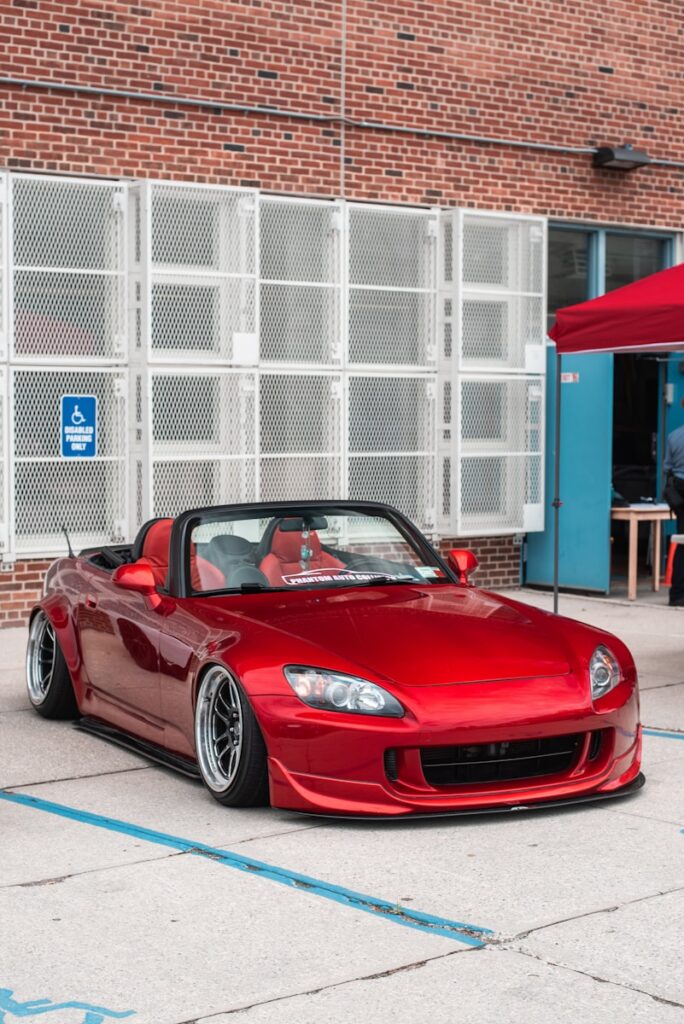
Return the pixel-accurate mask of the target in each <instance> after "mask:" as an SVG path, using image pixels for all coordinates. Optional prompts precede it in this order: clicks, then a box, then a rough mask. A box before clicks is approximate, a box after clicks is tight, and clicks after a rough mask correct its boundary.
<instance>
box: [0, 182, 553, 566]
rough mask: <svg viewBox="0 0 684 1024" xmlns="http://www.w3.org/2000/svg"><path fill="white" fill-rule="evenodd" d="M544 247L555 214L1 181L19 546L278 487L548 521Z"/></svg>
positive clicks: (501, 523) (12, 499)
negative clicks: (93, 417) (90, 442)
mask: <svg viewBox="0 0 684 1024" xmlns="http://www.w3.org/2000/svg"><path fill="white" fill-rule="evenodd" d="M544 264H545V228H544V222H543V221H542V220H541V219H539V218H531V217H527V218H526V217H515V216H510V215H506V216H500V215H496V216H495V215H489V214H483V213H479V212H475V211H454V210H451V211H438V210H430V209H410V208H400V207H391V206H378V205H371V204H368V205H365V204H359V203H353V204H347V203H344V202H341V201H330V202H326V201H323V200H304V199H294V198H289V197H282V196H261V195H259V194H258V193H257V192H255V191H251V190H246V189H232V188H225V187H219V186H203V185H187V184H172V183H168V182H132V183H116V182H102V181H90V180H85V179H84V180H73V179H65V178H51V177H42V178H40V177H31V176H29V175H7V176H5V177H4V178H3V177H2V176H0V450H1V451H2V453H3V464H2V467H0V553H2V557H3V558H5V559H7V558H9V559H11V558H12V557H13V556H15V555H22V556H24V555H46V554H53V553H59V552H61V551H63V550H64V544H65V542H64V539H63V535H62V533H61V529H62V526H65V527H66V528H67V529H68V530H69V532H70V533H71V534H72V536H73V540H74V543H75V544H87V543H99V542H102V541H112V540H118V539H119V538H123V537H130V536H132V535H133V533H134V532H135V529H136V528H137V526H138V524H139V523H140V522H142V521H143V520H144V519H146V518H148V517H149V516H151V515H175V514H176V513H178V512H179V511H181V510H183V509H185V508H188V507H190V506H195V505H211V504H214V503H219V502H231V501H242V502H246V501H254V500H258V499H260V498H261V499H263V500H275V499H287V498H297V497H307V498H311V497H319V498H345V497H348V498H351V499H377V500H380V501H386V502H388V503H390V504H393V505H396V506H398V507H399V508H400V509H402V510H403V511H404V512H406V513H407V514H408V515H409V516H410V517H411V518H412V519H414V520H415V521H416V522H417V523H418V524H419V526H421V527H422V528H423V529H424V530H425V531H426V532H428V533H435V532H439V533H441V534H443V535H446V534H449V535H462V536H467V535H474V534H483V533H491V534H502V533H511V532H518V531H523V530H529V529H539V528H541V527H542V525H543V520H542V499H543V402H544V378H543V356H544V326H543V309H544V289H543V285H544V277H545V266H544ZM67 394H75V395H92V396H95V397H96V398H97V403H98V446H97V453H96V456H95V457H94V458H71V459H65V458H63V457H62V453H61V451H60V399H61V396H63V395H67Z"/></svg>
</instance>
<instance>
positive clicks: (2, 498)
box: [0, 366, 10, 562]
mask: <svg viewBox="0 0 684 1024" xmlns="http://www.w3.org/2000/svg"><path fill="white" fill-rule="evenodd" d="M8 404H9V403H8V392H7V369H6V367H4V366H0V562H4V561H5V560H6V558H7V555H8V552H9V468H10V458H9V444H8V442H9V431H8V424H7V408H8Z"/></svg>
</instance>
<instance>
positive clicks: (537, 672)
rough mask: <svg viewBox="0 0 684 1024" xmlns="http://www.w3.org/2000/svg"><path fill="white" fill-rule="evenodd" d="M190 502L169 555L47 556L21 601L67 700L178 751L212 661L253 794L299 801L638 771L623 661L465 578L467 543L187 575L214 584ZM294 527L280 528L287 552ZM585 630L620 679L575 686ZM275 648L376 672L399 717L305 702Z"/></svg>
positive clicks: (348, 803)
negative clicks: (400, 567) (261, 576)
mask: <svg viewBox="0 0 684 1024" xmlns="http://www.w3.org/2000/svg"><path fill="white" fill-rule="evenodd" d="M347 507H349V508H354V509H356V510H357V514H358V515H359V516H361V515H362V514H363V515H365V516H368V515H370V514H371V511H372V512H373V514H375V515H381V514H387V515H389V514H390V512H391V515H392V517H393V521H394V522H395V523H396V524H397V526H398V528H401V530H402V531H403V532H404V533H405V535H406V537H407V538H408V540H407V543H409V542H410V544H414V545H415V546H416V550H418V549H420V551H422V550H423V548H422V545H425V544H426V542H425V540H424V538H422V537H420V534H418V532H417V531H416V530H415V528H414V527H412V526H411V524H409V523H407V521H406V520H405V519H404V518H403V517H400V516H399V514H398V513H396V512H394V511H393V510H386V509H385V507H384V506H379V505H375V504H372V503H356V504H354V503H342V502H339V503H336V504H335V506H334V508H335V509H341V508H347ZM227 508H228V507H227ZM230 508H240V509H243V508H246V506H234V507H230ZM250 508H252V507H251V506H250ZM253 509H254V510H255V511H254V513H253V514H254V518H255V520H256V519H257V518H258V517H261V518H262V519H263V520H264V521H265V520H266V519H268V518H269V517H270V518H271V520H272V521H275V520H278V517H279V516H280V517H281V518H280V520H278V521H279V522H281V523H282V522H284V521H285V518H286V517H292V516H293V515H294V514H295V511H296V513H297V515H301V514H304V521H305V527H306V521H307V520H306V515H307V514H308V513H307V511H306V510H307V509H311V510H315V517H318V518H317V519H316V521H318V520H319V519H320V520H321V521H323V520H322V518H321V517H322V516H323V515H327V516H328V517H329V518H330V516H331V511H330V509H329V508H328V507H327V506H326V505H325V504H324V503H323V504H322V503H297V504H295V503H287V504H279V505H268V506H254V507H253ZM302 510H304V513H302ZM378 510H380V511H378ZM240 514H241V515H243V512H241V513H240ZM193 515H194V516H195V519H194V520H193V518H192V517H193ZM197 515H198V513H185V514H184V515H183V516H181V517H179V518H178V519H177V520H176V521H175V523H174V524H173V526H172V527H171V526H169V527H168V528H167V529H168V531H169V537H170V541H169V544H170V547H169V556H168V559H169V565H168V571H167V567H166V566H164V567H163V570H159V567H158V566H157V567H155V569H154V572H152V571H151V570H150V567H149V565H148V564H147V563H146V562H145V559H144V558H142V559H141V558H139V559H135V560H131V559H132V555H133V554H134V553H135V544H134V545H132V546H131V548H120V549H116V551H115V552H114V556H115V557H114V558H112V557H111V556H112V552H111V551H110V552H109V555H108V554H107V549H105V550H104V552H102V551H100V552H89V553H84V554H83V555H81V556H79V557H77V558H75V559H63V560H61V561H59V562H57V563H55V564H54V565H53V566H52V568H51V569H50V571H49V573H48V580H47V586H46V596H45V598H44V599H43V601H42V602H41V605H40V608H41V609H42V610H44V611H45V613H46V614H47V615H48V616H49V618H50V619H51V621H52V623H53V624H54V628H55V633H56V636H57V638H58V641H59V644H60V646H61V648H62V651H63V653H64V655H65V658H66V661H67V664H68V668H69V672H70V675H71V679H72V682H73V688H74V693H75V696H76V700H77V704H78V709H79V712H80V714H81V715H83V716H87V717H88V718H89V719H90V720H93V721H96V722H100V723H106V725H107V726H108V727H111V728H113V729H116V730H118V731H119V733H120V734H125V735H126V736H128V737H132V738H134V739H135V740H137V741H144V742H145V743H147V744H151V745H154V747H155V748H156V749H158V751H159V752H160V753H161V754H169V755H173V757H175V758H176V759H177V761H178V763H186V764H188V765H194V764H195V763H196V753H197V752H196V739H195V735H196V734H195V711H196V698H197V692H198V686H199V683H200V680H201V678H202V676H203V673H204V672H205V670H206V669H207V667H208V666H214V665H222V666H225V667H226V668H227V669H228V670H229V672H230V673H231V677H232V678H234V679H235V680H237V681H239V685H240V687H241V688H242V691H243V693H244V694H245V696H246V699H247V700H248V702H249V706H250V708H251V710H252V711H253V713H254V715H255V716H256V721H257V723H258V727H259V730H260V732H261V735H262V736H263V740H264V743H265V747H266V754H267V759H268V762H267V763H268V779H269V790H270V801H271V804H272V805H273V806H275V807H281V808H290V809H293V810H298V811H305V812H313V813H324V814H335V815H389V816H400V815H410V814H430V813H433V814H434V813H448V812H457V811H476V810H482V809H496V808H500V809H507V808H513V807H515V808H519V807H520V806H522V805H525V806H535V805H539V806H541V805H543V804H545V803H547V802H555V801H560V800H573V799H577V798H585V797H597V796H603V795H609V794H611V793H614V794H616V795H617V794H619V793H621V792H627V791H629V787H630V784H633V783H634V782H635V780H639V779H641V776H640V775H639V768H640V747H641V729H640V725H639V701H638V686H637V676H636V670H635V666H634V662H633V660H632V657H631V655H630V653H629V651H628V650H627V648H626V647H625V645H624V644H623V643H622V642H621V641H620V640H618V639H617V638H616V637H614V636H611V635H609V634H606V633H604V632H602V631H599V630H597V629H594V628H592V627H589V626H586V625H582V624H580V623H578V622H574V621H572V620H569V619H565V618H562V617H554V616H552V615H550V614H548V613H545V612H542V611H539V610H537V609H534V608H531V607H528V606H526V605H523V604H521V603H519V602H517V601H515V600H512V599H510V598H508V597H504V596H498V595H494V594H491V593H488V592H486V591H483V590H479V589H476V588H474V587H473V586H471V585H470V584H469V581H468V579H467V576H468V573H469V572H470V571H471V570H472V568H473V558H472V556H469V557H467V558H466V557H463V553H459V557H455V558H454V559H452V560H451V562H450V563H445V562H443V561H442V560H441V559H439V557H438V556H437V555H436V554H435V553H434V552H432V554H429V552H431V551H432V549H429V547H428V548H426V549H425V550H426V551H428V554H427V555H425V558H428V559H432V558H433V556H434V561H432V563H431V564H432V565H433V566H434V573H432V575H430V574H429V573H428V570H427V569H426V568H424V567H422V568H420V570H416V571H415V576H414V577H413V578H404V577H403V576H401V575H400V574H398V575H397V578H396V579H392V578H391V575H390V578H385V577H384V576H383V574H382V573H381V572H380V571H379V570H376V569H373V567H372V565H371V563H370V562H369V558H370V556H369V555H367V554H366V555H364V559H363V563H364V565H363V566H362V567H361V569H359V570H358V571H359V573H362V574H363V573H365V575H366V576H369V575H370V576H372V575H373V573H375V574H376V577H377V578H373V579H364V583H363V586H360V585H355V584H354V583H349V581H348V580H347V579H346V578H345V573H344V572H340V571H339V570H330V571H329V572H327V574H326V578H327V577H330V578H331V579H332V577H336V579H335V580H333V582H329V583H328V584H327V585H326V586H316V585H315V584H312V585H306V586H300V585H297V586H293V587H288V586H287V584H286V582H285V583H283V584H282V586H280V587H279V588H278V589H273V585H272V583H270V582H269V585H268V586H263V585H262V584H261V583H258V582H257V581H255V580H254V579H252V577H253V576H254V571H256V572H258V571H259V569H258V565H257V562H256V561H254V567H252V565H251V564H250V568H254V571H253V572H252V576H250V574H247V578H248V580H247V582H246V583H243V584H241V585H240V586H241V587H242V589H239V590H232V591H231V592H225V588H224V590H222V589H221V588H220V587H219V588H218V589H210V590H207V591H206V592H204V591H203V590H202V587H201V584H200V582H198V580H199V576H200V575H202V578H203V579H205V580H206V579H210V581H211V584H210V585H211V587H215V582H214V579H215V576H216V572H215V570H212V572H209V570H208V569H206V568H202V566H201V565H200V567H199V571H198V569H197V566H196V565H195V563H194V562H193V559H196V560H198V561H201V560H202V559H204V560H205V561H206V560H208V559H209V555H211V553H212V550H213V549H212V548H211V539H210V540H209V541H208V542H206V543H198V542H197V540H196V536H198V535H197V533H196V532H195V534H191V533H190V532H188V531H189V530H190V527H189V526H188V525H187V524H188V523H190V524H192V523H195V522H196V521H197ZM212 515H214V516H215V511H214V510H212ZM310 515H311V516H314V511H312V512H311V513H310ZM274 517H275V518H274ZM260 521H261V520H260ZM308 521H309V522H313V521H314V520H313V519H312V518H310V519H309V520H308ZM278 529H280V527H278ZM283 529H287V530H288V531H290V532H292V528H291V526H287V524H286V526H285V527H283ZM184 531H185V532H184ZM312 532H313V531H308V530H306V528H305V529H304V530H303V532H302V537H303V538H304V542H305V544H308V548H306V549H305V550H309V551H313V550H316V551H318V548H317V547H316V545H315V544H313V543H312V542H311V533H312ZM207 536H209V534H207ZM275 536H278V534H277V533H276V534H275ZM283 536H285V535H283ZM321 536H324V533H323V532H321ZM193 537H194V538H195V539H193ZM157 539H158V538H157ZM300 539H301V538H300V537H299V535H298V534H297V535H296V536H295V541H296V542H297V543H294V542H292V541H291V540H288V544H290V546H291V547H292V548H293V550H295V549H296V548H297V544H299V541H300ZM279 543H282V541H279ZM316 543H317V544H318V538H316ZM215 547H216V549H217V550H218V547H219V546H216V545H215ZM224 547H225V545H224ZM233 547H236V545H233ZM200 551H201V552H202V554H201V555H200ZM326 552H327V553H326ZM295 553H296V550H295ZM223 554H224V555H225V551H224V552H223ZM116 557H118V558H123V559H124V560H125V561H124V566H123V568H120V569H115V570H114V566H113V565H108V564H106V562H107V558H109V559H110V561H112V562H113V561H115V558H116ZM291 557H294V556H292V555H288V558H291ZM320 557H321V558H323V557H326V558H327V564H328V565H332V564H333V563H334V562H337V564H339V565H344V564H345V562H344V560H345V558H346V557H347V552H346V550H344V549H341V548H335V547H333V546H332V545H327V546H326V543H323V544H322V545H320ZM392 557H396V556H395V555H393V556H392ZM383 558H384V562H383V564H385V565H387V564H390V563H389V562H388V560H387V556H386V555H383ZM288 564H289V563H288ZM354 564H359V565H360V564H361V562H360V561H359V556H358V554H356V556H355V561H354V560H350V567H351V570H353V565H354ZM369 565H371V568H370V569H369ZM184 567H185V568H184ZM409 568H410V569H411V568H413V569H414V570H415V566H413V567H411V566H409ZM306 570H307V566H306V564H305V565H304V569H303V570H302V571H306ZM466 570H467V571H466ZM224 571H225V572H226V573H227V572H228V571H229V570H228V569H226V564H225V563H221V572H224ZM230 571H233V570H230ZM241 571H242V572H243V576H244V575H245V573H244V566H242V568H241ZM288 571H289V570H288ZM319 572H322V570H320V568H319ZM419 572H424V573H428V575H427V576H426V578H420V575H419ZM164 574H166V578H165V583H164V584H160V583H159V579H163V578H164ZM285 575H286V573H284V575H283V579H284V577H285ZM314 576H315V574H314ZM340 576H341V577H342V579H339V578H337V577H340ZM409 576H410V573H409ZM191 577H192V580H191ZM312 578H313V577H312ZM226 579H228V576H226ZM250 579H251V582H250V581H249V580H250ZM122 580H127V584H126V583H125V582H124V583H123V584H122ZM38 610H39V609H36V611H38ZM600 645H604V646H606V647H608V648H609V650H610V651H611V652H612V654H613V656H614V657H615V659H616V660H617V662H618V664H619V668H620V678H619V682H618V683H617V684H616V685H615V686H614V688H613V689H611V690H610V692H608V693H606V694H605V696H602V697H599V698H597V699H593V700H592V691H591V685H590V678H589V662H590V659H591V657H592V653H593V652H594V651H595V650H596V648H597V647H598V646H600ZM292 665H301V666H314V667H317V668H319V669H325V670H327V671H328V672H332V673H339V674H342V675H345V676H351V677H356V678H360V679H362V680H366V681H369V682H370V683H373V684H376V685H377V686H378V687H381V688H383V690H384V691H387V692H388V693H390V694H391V695H392V696H393V697H394V698H396V699H397V700H398V701H399V702H400V704H401V706H402V708H403V716H402V717H381V716H377V717H373V716H366V715H364V714H358V713H356V714H352V713H345V712H339V711H337V712H335V711H330V710H326V709H323V708H319V707H312V706H309V705H307V704H306V703H304V702H303V701H302V700H300V699H299V697H298V696H297V695H296V693H295V692H293V688H292V686H291V685H289V684H288V682H287V680H286V677H285V674H284V668H285V667H286V666H292Z"/></svg>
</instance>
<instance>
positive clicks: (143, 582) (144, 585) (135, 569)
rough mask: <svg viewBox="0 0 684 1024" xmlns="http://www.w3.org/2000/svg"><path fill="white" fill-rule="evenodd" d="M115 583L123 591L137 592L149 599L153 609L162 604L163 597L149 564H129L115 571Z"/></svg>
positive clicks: (141, 562)
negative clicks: (158, 591)
mask: <svg viewBox="0 0 684 1024" xmlns="http://www.w3.org/2000/svg"><path fill="white" fill-rule="evenodd" d="M112 580H113V582H114V583H115V584H116V586H117V587H121V589H122V590H135V591H137V593H138V594H143V595H144V596H145V597H147V598H149V600H150V602H151V604H152V606H153V607H156V606H157V605H158V604H161V597H160V595H159V594H158V593H157V582H156V580H155V578H154V573H153V572H152V566H151V565H150V564H149V562H145V561H139V562H127V563H126V564H125V565H120V566H119V567H118V569H115V570H114V574H113V576H112Z"/></svg>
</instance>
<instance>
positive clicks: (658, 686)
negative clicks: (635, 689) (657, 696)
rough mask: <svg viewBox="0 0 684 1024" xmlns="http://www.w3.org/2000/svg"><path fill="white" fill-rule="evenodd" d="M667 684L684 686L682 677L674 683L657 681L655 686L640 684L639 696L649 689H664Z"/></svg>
mask: <svg viewBox="0 0 684 1024" xmlns="http://www.w3.org/2000/svg"><path fill="white" fill-rule="evenodd" d="M668 686H684V679H680V680H679V681H678V682H676V683H658V685H657V686H640V690H641V696H642V697H643V695H644V694H645V693H649V692H650V691H651V690H665V689H667V687H668Z"/></svg>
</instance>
